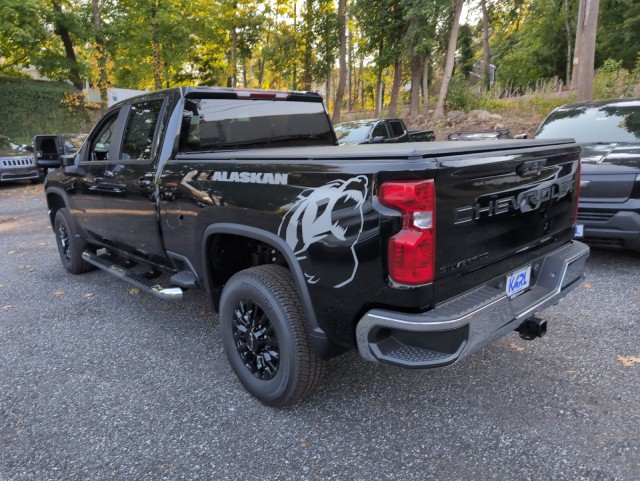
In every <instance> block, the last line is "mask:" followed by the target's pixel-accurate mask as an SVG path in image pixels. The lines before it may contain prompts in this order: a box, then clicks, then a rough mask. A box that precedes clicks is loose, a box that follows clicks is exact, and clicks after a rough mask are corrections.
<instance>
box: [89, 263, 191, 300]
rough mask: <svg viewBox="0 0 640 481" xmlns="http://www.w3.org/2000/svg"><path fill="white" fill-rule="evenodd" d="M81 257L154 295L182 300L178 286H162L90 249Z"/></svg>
mask: <svg viewBox="0 0 640 481" xmlns="http://www.w3.org/2000/svg"><path fill="white" fill-rule="evenodd" d="M82 258H83V259H84V260H85V261H87V262H88V263H89V264H91V265H93V266H96V267H97V268H98V269H102V270H103V271H105V272H108V273H109V274H111V275H113V276H115V277H117V278H119V279H122V280H123V281H126V282H128V283H129V284H133V285H134V286H136V287H137V288H139V289H142V290H143V291H147V292H149V293H150V294H153V295H154V296H156V297H159V298H161V299H166V300H170V301H180V300H182V289H180V288H179V287H175V286H171V287H164V286H161V285H160V284H155V283H154V282H153V281H151V280H149V279H147V278H145V277H143V276H141V275H138V274H136V273H135V272H133V271H130V270H129V269H125V268H124V267H122V266H119V265H118V264H114V263H113V262H111V261H110V260H108V259H105V258H104V257H100V256H98V255H96V254H94V253H93V252H90V251H84V252H83V253H82Z"/></svg>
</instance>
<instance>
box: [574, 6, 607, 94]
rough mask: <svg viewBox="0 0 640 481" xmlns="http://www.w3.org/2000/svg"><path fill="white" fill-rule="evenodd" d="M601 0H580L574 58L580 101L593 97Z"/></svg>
mask: <svg viewBox="0 0 640 481" xmlns="http://www.w3.org/2000/svg"><path fill="white" fill-rule="evenodd" d="M599 10H600V0H580V10H579V13H578V26H577V32H576V49H575V56H574V58H573V65H574V69H576V70H577V72H576V88H577V90H578V92H577V99H578V101H584V100H592V99H593V76H594V63H595V56H596V34H597V30H598V13H599Z"/></svg>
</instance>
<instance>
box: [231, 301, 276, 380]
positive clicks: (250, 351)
mask: <svg viewBox="0 0 640 481" xmlns="http://www.w3.org/2000/svg"><path fill="white" fill-rule="evenodd" d="M232 324H233V326H232V329H233V338H234V339H235V342H236V348H237V350H238V354H240V358H242V361H243V362H244V365H245V366H246V368H247V369H248V370H249V372H251V374H253V375H254V376H255V377H257V378H258V379H267V380H268V379H273V378H274V377H275V375H276V374H277V372H278V366H279V364H280V351H279V346H278V336H277V335H276V332H275V330H274V329H273V326H272V325H271V321H270V320H269V317H268V316H267V314H266V313H265V312H264V310H263V309H262V308H261V307H260V306H259V305H258V304H256V303H255V302H254V301H252V300H248V299H244V300H241V301H240V302H238V304H237V305H236V308H235V310H234V313H233V321H232Z"/></svg>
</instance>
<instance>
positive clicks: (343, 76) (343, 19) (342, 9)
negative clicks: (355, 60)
mask: <svg viewBox="0 0 640 481" xmlns="http://www.w3.org/2000/svg"><path fill="white" fill-rule="evenodd" d="M338 35H339V37H340V49H339V52H338V62H339V65H340V77H339V79H338V88H337V89H336V101H335V103H334V104H333V119H332V121H333V123H334V124H337V123H340V112H341V111H342V99H343V98H344V88H345V85H346V83H347V0H338ZM330 73H331V69H329V74H330Z"/></svg>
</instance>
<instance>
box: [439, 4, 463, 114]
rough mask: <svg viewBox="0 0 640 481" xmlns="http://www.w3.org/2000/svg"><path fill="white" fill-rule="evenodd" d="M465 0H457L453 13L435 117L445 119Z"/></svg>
mask: <svg viewBox="0 0 640 481" xmlns="http://www.w3.org/2000/svg"><path fill="white" fill-rule="evenodd" d="M463 3H464V0H456V5H455V8H454V11H453V24H452V25H451V35H450V36H449V44H448V45H447V60H446V62H445V65H444V74H443V77H442V86H441V87H440V95H439V96H438V104H437V105H436V111H435V112H434V117H436V118H438V117H444V103H445V101H446V100H447V94H448V93H449V83H450V82H451V77H452V76H453V63H454V60H455V55H456V44H457V43H458V30H459V29H460V14H461V13H462V4H463Z"/></svg>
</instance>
